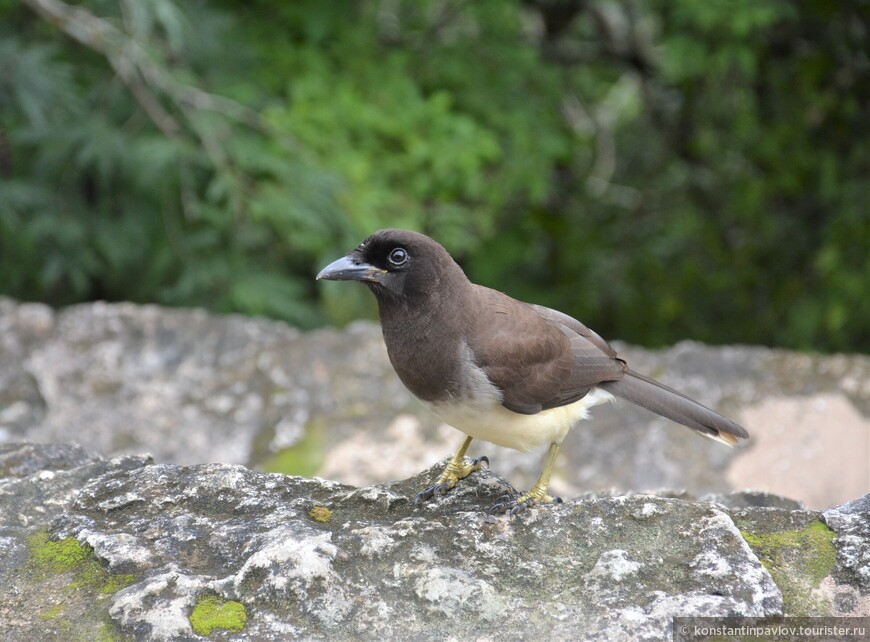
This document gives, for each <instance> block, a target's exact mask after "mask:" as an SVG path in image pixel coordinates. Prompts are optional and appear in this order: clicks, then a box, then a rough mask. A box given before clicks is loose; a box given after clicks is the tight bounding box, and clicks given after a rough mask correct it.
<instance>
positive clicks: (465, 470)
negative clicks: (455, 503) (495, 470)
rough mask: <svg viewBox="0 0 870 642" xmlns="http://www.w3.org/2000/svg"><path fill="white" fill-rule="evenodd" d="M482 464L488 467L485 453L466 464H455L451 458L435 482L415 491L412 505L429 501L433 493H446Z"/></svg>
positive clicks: (481, 466) (433, 495)
mask: <svg viewBox="0 0 870 642" xmlns="http://www.w3.org/2000/svg"><path fill="white" fill-rule="evenodd" d="M483 464H486V467H487V468H489V458H488V457H487V456H486V455H482V456H480V457H477V458H476V459H472V460H471V463H470V464H469V465H467V466H465V465H460V464H457V463H456V462H455V461H452V460H451V461H450V462H449V463H448V464H447V467H446V468H445V469H444V472H443V473H441V476H440V477H438V481H437V482H435V483H434V484H432V485H431V486H429V487H427V488H424V489H423V490H421V491H420V492H419V493H417V496H416V497H414V506H419V505H420V504H422V503H424V502H427V501H429V500H430V499H432V498H433V497H435V495H446V494H447V492H448V491H449V490H450V489H452V488H453V487H454V486H456V483H457V482H458V481H459V480H460V479H465V478H466V477H468V476H469V475H470V474H471V473H473V472H475V471H477V470H480V469H481V468H483Z"/></svg>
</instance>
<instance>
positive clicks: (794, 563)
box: [741, 519, 837, 616]
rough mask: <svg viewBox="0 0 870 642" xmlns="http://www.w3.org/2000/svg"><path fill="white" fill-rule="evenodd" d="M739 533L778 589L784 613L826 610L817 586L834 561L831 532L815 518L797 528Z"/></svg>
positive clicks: (825, 599)
mask: <svg viewBox="0 0 870 642" xmlns="http://www.w3.org/2000/svg"><path fill="white" fill-rule="evenodd" d="M741 534H742V535H743V539H745V540H746V543H747V544H749V546H750V547H751V548H752V550H753V551H754V552H755V554H756V555H757V556H758V559H759V560H760V561H761V563H762V565H763V566H764V568H766V569H767V571H768V572H769V573H770V575H771V577H772V578H773V581H774V582H776V585H777V586H778V587H779V590H780V591H782V599H783V603H784V605H785V613H786V615H793V616H812V615H825V614H827V613H829V612H830V609H831V604H830V599H829V598H828V597H826V596H824V595H822V594H821V592H819V591H818V589H819V587H820V585H821V583H822V580H824V579H825V578H826V577H827V576H828V575H830V573H831V571H832V570H833V569H834V566H835V565H836V563H837V552H836V549H835V548H834V545H833V539H834V537H835V536H836V533H834V531H832V530H831V529H829V528H828V527H827V526H826V525H825V524H823V523H822V522H821V521H819V520H817V519H816V520H813V521H811V522H810V523H809V524H807V525H806V526H804V527H803V528H800V529H795V530H782V531H776V532H772V533H762V532H758V531H750V530H741Z"/></svg>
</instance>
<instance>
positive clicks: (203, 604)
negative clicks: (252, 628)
mask: <svg viewBox="0 0 870 642" xmlns="http://www.w3.org/2000/svg"><path fill="white" fill-rule="evenodd" d="M247 621H248V614H247V613H246V612H245V605H244V604H242V603H241V602H235V601H233V600H225V599H224V598H222V597H220V596H219V595H214V594H204V595H200V596H199V598H197V600H196V606H195V607H193V611H191V613H190V625H191V626H192V627H193V630H194V631H195V632H196V633H198V634H200V635H211V634H212V632H213V631H216V630H218V629H221V630H225V631H230V632H232V633H238V632H239V631H241V630H242V629H243V628H245V624H246V623H247Z"/></svg>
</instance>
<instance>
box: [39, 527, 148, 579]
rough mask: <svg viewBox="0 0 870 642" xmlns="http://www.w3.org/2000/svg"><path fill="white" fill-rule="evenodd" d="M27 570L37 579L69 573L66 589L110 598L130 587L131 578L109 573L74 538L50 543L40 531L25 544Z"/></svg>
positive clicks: (46, 536)
mask: <svg viewBox="0 0 870 642" xmlns="http://www.w3.org/2000/svg"><path fill="white" fill-rule="evenodd" d="M27 544H28V547H29V549H30V564H31V568H32V569H33V570H35V571H36V573H37V575H39V576H43V577H44V576H48V575H58V574H60V573H71V574H72V576H73V577H72V579H71V581H70V583H69V586H70V588H73V589H84V590H91V591H95V592H96V593H97V594H100V595H112V594H114V593H117V592H118V591H120V590H121V589H122V588H124V587H125V586H129V585H130V584H132V583H133V581H134V580H135V578H136V576H135V575H132V574H121V573H109V572H108V571H107V570H106V569H105V568H103V566H102V564H100V562H99V560H97V558H96V556H95V555H94V549H93V548H91V547H90V546H88V545H87V544H82V543H80V542H79V541H78V540H77V539H76V538H75V537H65V538H63V539H60V540H53V539H51V536H50V535H49V534H48V532H47V531H45V530H40V531H38V532H36V533H34V534H33V535H31V536H30V538H29V539H28V541H27Z"/></svg>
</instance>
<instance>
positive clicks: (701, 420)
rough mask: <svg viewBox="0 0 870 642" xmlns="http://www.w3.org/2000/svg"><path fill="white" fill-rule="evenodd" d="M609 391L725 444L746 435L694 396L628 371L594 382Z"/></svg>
mask: <svg viewBox="0 0 870 642" xmlns="http://www.w3.org/2000/svg"><path fill="white" fill-rule="evenodd" d="M598 385H599V387H600V388H603V389H604V390H607V391H608V392H610V393H611V394H613V395H615V396H617V397H620V398H622V399H625V400H626V401H630V402H631V403H633V404H637V405H638V406H641V407H643V408H646V409H647V410H652V411H653V412H654V413H656V414H659V415H661V416H662V417H667V418H668V419H670V420H671V421H676V422H677V423H679V424H683V425H684V426H688V427H689V428H691V429H692V430H697V431H698V432H700V433H701V434H702V435H704V436H705V437H710V438H711V439H715V440H716V441H719V442H722V443H724V444H725V445H727V446H734V445H736V444H737V443H738V442H739V441H740V440H741V439H746V438H747V437H749V433H748V432H746V430H745V429H744V428H743V427H742V426H739V425H737V424H736V423H734V422H733V421H731V420H730V419H726V418H725V417H723V416H722V415H720V414H719V413H717V412H714V411H712V410H710V409H709V408H707V407H706V406H703V405H701V404H699V403H698V402H697V401H695V400H694V399H690V398H689V397H687V396H686V395H684V394H682V393H680V392H677V391H676V390H674V389H673V388H669V387H668V386H666V385H664V384H662V383H659V382H658V381H654V380H653V379H650V378H649V377H644V376H643V375H641V374H638V373H636V372H632V371H631V370H628V371H627V372H626V373H625V376H624V377H623V378H622V379H618V380H617V381H606V382H603V383H600V384H598Z"/></svg>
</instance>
